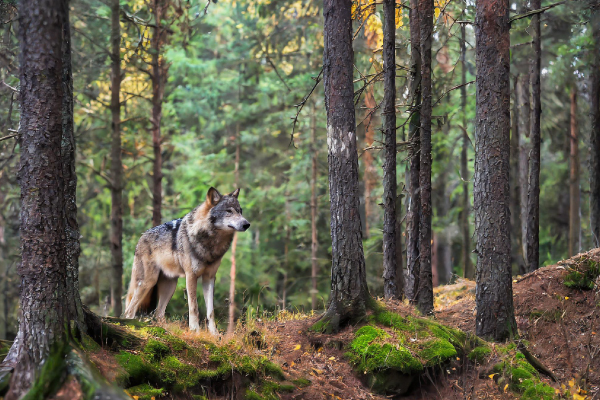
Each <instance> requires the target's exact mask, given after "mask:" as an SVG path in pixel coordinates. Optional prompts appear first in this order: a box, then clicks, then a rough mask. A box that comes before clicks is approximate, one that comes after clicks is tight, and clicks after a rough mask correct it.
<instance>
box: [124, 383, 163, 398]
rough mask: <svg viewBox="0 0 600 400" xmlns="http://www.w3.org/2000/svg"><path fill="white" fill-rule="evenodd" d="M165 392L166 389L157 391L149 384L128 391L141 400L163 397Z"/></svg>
mask: <svg viewBox="0 0 600 400" xmlns="http://www.w3.org/2000/svg"><path fill="white" fill-rule="evenodd" d="M163 392H164V389H155V388H153V387H152V386H150V385H148V384H147V383H143V384H141V385H137V386H134V387H130V388H129V389H127V393H129V395H130V396H137V397H138V398H139V400H151V399H152V398H153V397H154V398H156V397H161V396H162V395H163Z"/></svg>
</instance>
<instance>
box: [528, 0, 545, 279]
mask: <svg viewBox="0 0 600 400" xmlns="http://www.w3.org/2000/svg"><path fill="white" fill-rule="evenodd" d="M541 6H542V1H541V0H531V7H532V8H533V9H534V10H537V9H539V8H541ZM531 24H532V25H533V50H534V58H533V60H532V62H531V90H532V92H531V101H532V103H533V104H532V106H531V153H530V154H531V155H530V158H529V190H528V200H527V269H528V271H534V270H536V269H538V268H539V264H540V166H541V157H540V145H541V126H540V122H541V116H542V103H541V73H542V67H541V66H542V41H541V30H540V14H535V15H534V16H533V17H532V20H531Z"/></svg>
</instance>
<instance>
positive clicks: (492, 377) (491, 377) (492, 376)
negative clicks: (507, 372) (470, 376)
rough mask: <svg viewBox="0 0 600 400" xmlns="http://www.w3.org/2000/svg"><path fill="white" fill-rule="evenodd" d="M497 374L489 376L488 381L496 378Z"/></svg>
mask: <svg viewBox="0 0 600 400" xmlns="http://www.w3.org/2000/svg"><path fill="white" fill-rule="evenodd" d="M496 375H497V374H491V375H489V377H490V379H494V376H496Z"/></svg>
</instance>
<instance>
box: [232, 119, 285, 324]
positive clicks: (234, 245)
mask: <svg viewBox="0 0 600 400" xmlns="http://www.w3.org/2000/svg"><path fill="white" fill-rule="evenodd" d="M233 176H234V180H235V189H237V188H238V187H239V185H240V124H239V123H238V124H236V125H235V164H234V167H233ZM237 241H238V235H237V233H234V234H233V240H232V241H231V270H230V271H229V321H228V325H227V334H229V335H231V334H233V332H234V330H235V275H236V272H237V271H236V270H237V263H236V261H237V260H236V257H235V256H236V250H237ZM283 290H284V292H285V283H284V289H283ZM284 308H285V303H284Z"/></svg>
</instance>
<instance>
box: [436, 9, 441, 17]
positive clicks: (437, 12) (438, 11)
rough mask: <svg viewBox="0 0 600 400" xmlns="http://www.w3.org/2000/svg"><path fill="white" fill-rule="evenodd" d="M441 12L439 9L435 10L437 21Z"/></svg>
mask: <svg viewBox="0 0 600 400" xmlns="http://www.w3.org/2000/svg"><path fill="white" fill-rule="evenodd" d="M440 12H441V10H440V9H439V7H436V8H435V19H438V18H439V17H440Z"/></svg>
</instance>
